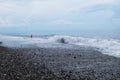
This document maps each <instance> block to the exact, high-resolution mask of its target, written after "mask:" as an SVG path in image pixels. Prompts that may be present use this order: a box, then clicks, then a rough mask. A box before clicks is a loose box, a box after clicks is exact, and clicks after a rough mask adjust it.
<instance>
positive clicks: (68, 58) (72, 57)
mask: <svg viewBox="0 0 120 80" xmlns="http://www.w3.org/2000/svg"><path fill="white" fill-rule="evenodd" d="M0 80H120V58H116V57H113V56H108V55H104V54H102V53H101V52H99V51H97V50H95V49H93V48H91V47H86V48H85V47H79V48H75V49H74V48H70V49H69V48H66V49H65V48H6V47H0Z"/></svg>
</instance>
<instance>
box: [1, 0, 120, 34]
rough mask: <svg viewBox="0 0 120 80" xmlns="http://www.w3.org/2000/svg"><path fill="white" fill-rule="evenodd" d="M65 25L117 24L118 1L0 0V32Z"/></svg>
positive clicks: (80, 26) (92, 26) (96, 25)
mask: <svg viewBox="0 0 120 80" xmlns="http://www.w3.org/2000/svg"><path fill="white" fill-rule="evenodd" d="M69 27H70V28H76V30H77V29H83V28H87V29H88V28H92V29H93V28H103V29H105V28H107V29H109V28H110V29H113V28H118V27H120V0H0V32H9V31H11V30H10V29H12V31H11V32H15V31H19V30H17V29H21V31H23V32H24V31H27V30H26V29H33V30H34V31H36V30H38V31H39V30H42V29H44V30H46V31H49V30H50V29H54V30H56V29H59V28H62V30H64V29H69ZM71 30H72V29H71ZM30 31H32V30H30Z"/></svg>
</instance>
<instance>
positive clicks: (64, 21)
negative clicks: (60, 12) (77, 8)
mask: <svg viewBox="0 0 120 80" xmlns="http://www.w3.org/2000/svg"><path fill="white" fill-rule="evenodd" d="M50 24H54V25H55V24H57V25H79V24H83V23H80V22H75V21H68V20H54V21H52V22H50Z"/></svg>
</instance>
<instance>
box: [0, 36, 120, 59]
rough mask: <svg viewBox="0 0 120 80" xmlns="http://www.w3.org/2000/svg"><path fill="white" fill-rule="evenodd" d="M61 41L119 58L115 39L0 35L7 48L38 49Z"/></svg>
mask: <svg viewBox="0 0 120 80" xmlns="http://www.w3.org/2000/svg"><path fill="white" fill-rule="evenodd" d="M61 39H64V42H65V43H66V44H71V45H78V46H91V47H97V48H99V50H100V51H101V52H102V53H104V54H107V55H111V56H115V57H120V40H117V39H97V38H83V37H73V36H63V35H53V36H45V37H43V36H42V37H35V38H30V37H23V36H22V37H18V36H5V35H0V41H2V42H3V45H4V46H8V47H21V46H25V45H32V46H37V47H39V46H41V45H42V46H45V45H46V44H51V45H52V44H55V45H56V46H58V45H60V44H61V42H60V41H59V40H61ZM68 47H69V46H68Z"/></svg>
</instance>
